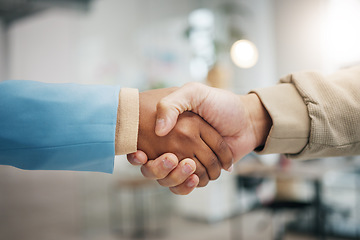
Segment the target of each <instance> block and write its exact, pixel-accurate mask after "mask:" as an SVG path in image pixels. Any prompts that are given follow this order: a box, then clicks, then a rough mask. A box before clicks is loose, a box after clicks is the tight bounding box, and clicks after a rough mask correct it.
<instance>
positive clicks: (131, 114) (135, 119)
mask: <svg viewBox="0 0 360 240" xmlns="http://www.w3.org/2000/svg"><path fill="white" fill-rule="evenodd" d="M138 128H139V92H138V90H137V89H130V88H122V89H121V90H120V94H119V105H118V112H117V121H116V132H115V155H122V154H128V153H132V152H136V150H137V138H138Z"/></svg>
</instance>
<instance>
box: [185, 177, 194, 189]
mask: <svg viewBox="0 0 360 240" xmlns="http://www.w3.org/2000/svg"><path fill="white" fill-rule="evenodd" d="M186 186H187V187H188V188H194V187H196V181H194V180H192V179H191V180H188V181H187V183H186Z"/></svg>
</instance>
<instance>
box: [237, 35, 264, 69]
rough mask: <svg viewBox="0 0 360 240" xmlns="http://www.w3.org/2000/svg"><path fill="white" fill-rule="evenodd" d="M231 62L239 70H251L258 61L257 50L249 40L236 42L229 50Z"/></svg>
mask: <svg viewBox="0 0 360 240" xmlns="http://www.w3.org/2000/svg"><path fill="white" fill-rule="evenodd" d="M230 56H231V60H232V61H233V62H234V63H235V65H236V66H238V67H240V68H251V67H253V66H254V65H255V64H256V63H257V61H258V57H259V54H258V50H257V48H256V46H255V44H254V43H252V42H250V41H249V40H244V39H243V40H239V41H236V42H235V43H234V44H233V45H232V46H231V50H230Z"/></svg>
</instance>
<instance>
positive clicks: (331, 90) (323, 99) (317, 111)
mask: <svg viewBox="0 0 360 240" xmlns="http://www.w3.org/2000/svg"><path fill="white" fill-rule="evenodd" d="M253 92H254V93H256V94H257V95H258V96H259V98H260V100H261V101H262V103H263V104H264V106H265V108H266V109H267V110H268V112H269V114H270V116H271V118H272V120H273V126H272V129H271V131H270V134H269V136H268V139H267V141H266V144H265V147H264V149H263V150H262V151H260V152H259V153H260V154H266V153H285V154H287V156H288V157H290V158H295V159H310V158H319V157H327V156H348V155H358V154H360V66H356V67H352V68H348V69H343V70H340V71H338V72H336V73H334V74H332V75H329V76H323V75H321V74H319V73H315V72H299V73H294V74H290V75H288V76H286V77H284V78H282V79H281V80H280V84H278V85H276V86H274V87H270V88H265V89H258V90H254V91H253Z"/></svg>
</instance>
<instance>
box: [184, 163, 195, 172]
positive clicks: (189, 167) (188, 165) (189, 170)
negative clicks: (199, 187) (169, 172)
mask: <svg viewBox="0 0 360 240" xmlns="http://www.w3.org/2000/svg"><path fill="white" fill-rule="evenodd" d="M183 171H184V173H186V174H190V173H192V172H193V171H194V169H193V168H192V167H191V165H190V164H188V163H185V164H184V168H183Z"/></svg>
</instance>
